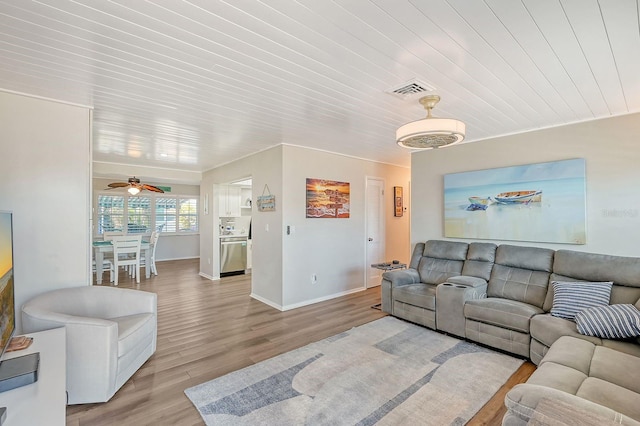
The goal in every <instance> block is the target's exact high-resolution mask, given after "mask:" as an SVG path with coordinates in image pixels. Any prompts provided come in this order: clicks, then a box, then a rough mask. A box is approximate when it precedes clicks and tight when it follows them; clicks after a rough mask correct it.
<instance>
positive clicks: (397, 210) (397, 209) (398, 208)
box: [393, 186, 404, 217]
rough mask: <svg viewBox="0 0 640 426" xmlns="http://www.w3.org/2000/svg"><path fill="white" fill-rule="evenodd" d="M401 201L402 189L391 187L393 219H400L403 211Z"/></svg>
mask: <svg viewBox="0 0 640 426" xmlns="http://www.w3.org/2000/svg"><path fill="white" fill-rule="evenodd" d="M402 204H403V200H402V187H401V186H394V187H393V215H394V216H395V217H402V213H403V210H404V207H403V205H402Z"/></svg>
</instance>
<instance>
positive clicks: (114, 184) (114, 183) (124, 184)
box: [107, 182, 129, 188]
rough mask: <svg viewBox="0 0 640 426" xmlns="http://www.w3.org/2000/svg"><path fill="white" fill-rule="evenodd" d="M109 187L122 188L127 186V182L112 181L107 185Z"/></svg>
mask: <svg viewBox="0 0 640 426" xmlns="http://www.w3.org/2000/svg"><path fill="white" fill-rule="evenodd" d="M107 186H108V187H109V188H124V187H125V186H129V184H128V183H127V182H113V183H110V184H109V185H107Z"/></svg>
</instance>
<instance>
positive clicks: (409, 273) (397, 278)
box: [382, 269, 420, 288]
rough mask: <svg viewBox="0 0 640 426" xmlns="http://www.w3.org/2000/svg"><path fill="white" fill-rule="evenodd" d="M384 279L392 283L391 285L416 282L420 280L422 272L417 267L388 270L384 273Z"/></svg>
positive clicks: (398, 285) (397, 285)
mask: <svg viewBox="0 0 640 426" xmlns="http://www.w3.org/2000/svg"><path fill="white" fill-rule="evenodd" d="M382 279H383V280H387V281H389V282H390V283H391V287H392V288H393V287H400V286H403V285H409V284H415V283H419V282H420V274H418V271H417V270H415V269H400V270H395V271H387V272H384V273H383V274H382Z"/></svg>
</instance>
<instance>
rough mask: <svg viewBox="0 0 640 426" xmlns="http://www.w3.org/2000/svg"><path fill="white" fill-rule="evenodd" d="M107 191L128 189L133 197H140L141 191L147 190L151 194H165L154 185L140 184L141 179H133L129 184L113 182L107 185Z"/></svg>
mask: <svg viewBox="0 0 640 426" xmlns="http://www.w3.org/2000/svg"><path fill="white" fill-rule="evenodd" d="M107 186H108V188H107V189H117V188H127V192H128V193H129V194H131V195H138V194H139V193H140V191H143V190H147V191H151V192H159V193H161V194H162V193H164V190H163V189H162V188H158V187H157V186H154V185H149V184H146V183H140V179H138V178H137V177H135V176H134V177H132V178H129V180H127V182H111V183H110V184H108V185H107Z"/></svg>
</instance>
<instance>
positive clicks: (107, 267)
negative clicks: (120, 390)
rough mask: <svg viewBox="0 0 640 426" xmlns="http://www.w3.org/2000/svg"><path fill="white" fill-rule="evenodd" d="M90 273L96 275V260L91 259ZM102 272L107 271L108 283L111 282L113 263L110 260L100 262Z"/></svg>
mask: <svg viewBox="0 0 640 426" xmlns="http://www.w3.org/2000/svg"><path fill="white" fill-rule="evenodd" d="M91 266H92V271H93V273H94V274H96V275H97V274H98V271H97V268H96V260H95V259H93V261H92V263H91ZM102 270H103V271H109V281H113V262H111V260H109V259H104V260H103V261H102Z"/></svg>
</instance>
